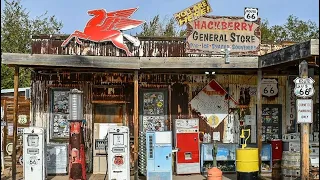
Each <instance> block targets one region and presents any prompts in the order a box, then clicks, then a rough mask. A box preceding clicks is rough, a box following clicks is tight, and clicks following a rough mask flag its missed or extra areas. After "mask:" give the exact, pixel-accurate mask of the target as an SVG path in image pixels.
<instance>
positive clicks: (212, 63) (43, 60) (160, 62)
mask: <svg viewBox="0 0 320 180" xmlns="http://www.w3.org/2000/svg"><path fill="white" fill-rule="evenodd" d="M1 61H2V62H1V63H2V64H7V65H11V66H23V67H39V66H42V67H70V68H92V69H125V70H139V69H185V68H187V69H210V68H223V69H239V68H243V69H257V68H258V57H229V61H230V63H228V64H227V63H225V58H224V57H222V56H220V57H114V56H83V55H55V54H32V55H31V54H19V53H3V54H2V57H1Z"/></svg>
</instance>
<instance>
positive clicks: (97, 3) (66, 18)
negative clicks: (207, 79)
mask: <svg viewBox="0 0 320 180" xmlns="http://www.w3.org/2000/svg"><path fill="white" fill-rule="evenodd" d="M9 1H10V0H9ZM198 1H200V0H50V1H49V0H21V3H22V5H23V6H24V7H25V8H26V9H27V10H28V11H29V12H30V17H31V18H34V17H36V16H39V15H41V14H43V13H44V12H45V11H48V14H49V15H55V16H56V17H57V19H58V20H60V21H62V22H63V25H64V27H63V28H62V33H66V34H70V33H72V32H73V31H74V30H81V31H82V30H83V28H84V26H85V24H86V22H87V21H88V20H89V19H90V16H88V15H87V11H88V10H91V9H98V8H103V9H106V10H107V11H114V10H120V9H127V8H133V7H139V9H138V11H137V12H136V13H135V14H133V16H132V18H134V19H139V20H145V21H150V20H151V19H152V18H153V17H154V16H155V15H157V14H160V16H161V18H162V19H164V18H166V17H167V18H170V17H172V16H173V14H174V13H176V12H179V11H181V10H183V9H184V8H187V7H189V6H191V5H193V4H195V3H197V2H198ZM3 2H4V0H1V5H3ZM209 3H210V5H211V8H212V9H213V11H212V12H211V13H210V15H220V16H243V11H244V7H257V8H259V17H261V18H262V19H268V21H269V23H270V24H271V25H281V24H284V23H285V22H286V19H287V17H288V16H289V15H291V14H293V15H295V16H297V17H299V18H300V19H302V20H305V21H307V20H309V19H310V20H312V21H314V22H316V23H317V24H318V25H319V0H303V1H301V0H209ZM1 7H3V6H1ZM136 31H139V29H136V30H133V31H131V33H132V34H135V32H136ZM129 33H130V32H129Z"/></svg>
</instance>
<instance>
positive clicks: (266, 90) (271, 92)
mask: <svg viewBox="0 0 320 180" xmlns="http://www.w3.org/2000/svg"><path fill="white" fill-rule="evenodd" d="M261 91H262V96H267V97H272V96H277V95H278V92H279V90H278V81H277V79H262V80H261Z"/></svg>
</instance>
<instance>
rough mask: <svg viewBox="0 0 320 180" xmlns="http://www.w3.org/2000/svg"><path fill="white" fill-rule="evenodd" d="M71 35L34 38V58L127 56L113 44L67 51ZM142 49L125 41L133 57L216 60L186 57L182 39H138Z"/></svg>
mask: <svg viewBox="0 0 320 180" xmlns="http://www.w3.org/2000/svg"><path fill="white" fill-rule="evenodd" d="M67 37H68V35H52V36H48V35H41V36H33V37H32V40H33V41H32V54H62V55H93V56H117V57H119V56H120V57H122V56H126V54H125V52H124V51H123V50H119V49H118V48H116V47H115V46H114V45H113V44H112V43H111V42H105V43H92V42H89V41H84V44H83V45H82V46H80V45H78V44H76V43H75V41H71V42H70V43H69V45H68V46H67V47H65V48H62V47H61V44H62V42H63V41H64V40H65V39H66V38H67ZM137 38H138V39H139V40H140V42H141V43H140V46H139V47H134V46H133V45H132V43H130V42H128V41H125V44H126V45H127V46H128V48H129V50H130V51H131V52H132V54H133V56H136V57H186V56H197V57H199V56H215V55H212V54H211V55H210V54H204V53H203V54H186V53H185V52H186V39H185V38H180V37H137ZM292 44H293V43H277V44H272V43H266V44H265V43H263V44H261V45H260V53H259V54H260V55H263V54H266V53H269V52H272V51H275V50H279V49H282V48H285V47H287V46H289V45H292Z"/></svg>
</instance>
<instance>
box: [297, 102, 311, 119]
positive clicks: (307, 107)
mask: <svg viewBox="0 0 320 180" xmlns="http://www.w3.org/2000/svg"><path fill="white" fill-rule="evenodd" d="M312 114H313V101H312V99H297V123H312V117H313V116H312Z"/></svg>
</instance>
